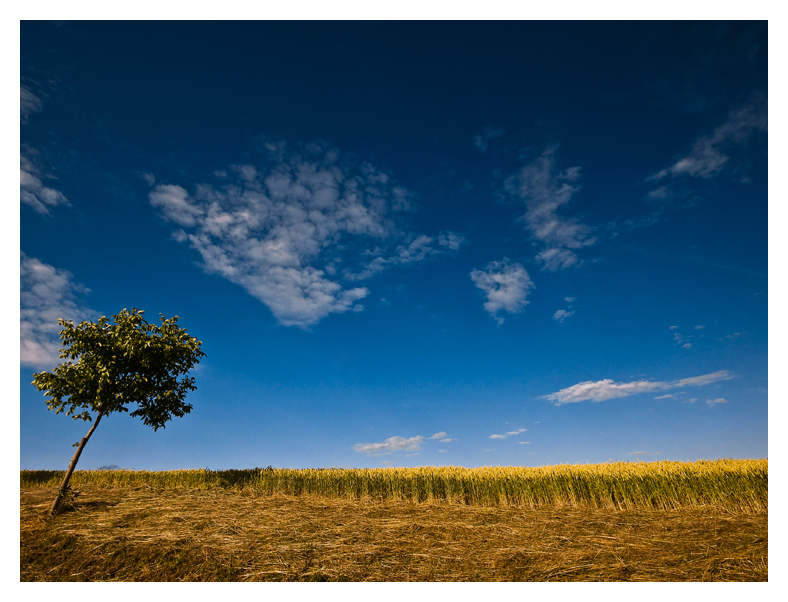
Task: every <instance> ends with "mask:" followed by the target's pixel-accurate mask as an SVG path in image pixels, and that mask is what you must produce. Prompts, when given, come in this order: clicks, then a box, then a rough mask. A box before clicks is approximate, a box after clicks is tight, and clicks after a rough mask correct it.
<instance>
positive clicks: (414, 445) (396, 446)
mask: <svg viewBox="0 0 788 602" xmlns="http://www.w3.org/2000/svg"><path fill="white" fill-rule="evenodd" d="M423 441H424V437H421V436H419V437H411V438H410V439H405V438H404V437H389V438H388V439H386V440H385V441H383V442H382V443H356V444H355V445H354V446H353V449H354V450H355V451H357V452H358V453H360V454H366V455H367V456H381V455H390V454H393V453H394V452H398V451H419V450H420V449H421V443H422V442H423Z"/></svg>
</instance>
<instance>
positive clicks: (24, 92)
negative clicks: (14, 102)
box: [19, 85, 44, 123]
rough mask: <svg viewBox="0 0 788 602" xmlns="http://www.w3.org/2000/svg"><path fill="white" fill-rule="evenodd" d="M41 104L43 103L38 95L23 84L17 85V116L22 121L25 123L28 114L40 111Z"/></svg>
mask: <svg viewBox="0 0 788 602" xmlns="http://www.w3.org/2000/svg"><path fill="white" fill-rule="evenodd" d="M43 106H44V103H43V102H41V99H40V98H39V97H38V96H36V95H35V94H33V93H32V92H31V91H30V90H29V89H28V88H26V87H25V86H22V85H20V86H19V118H20V120H21V121H22V123H27V118H28V117H29V116H30V114H31V113H35V112H37V111H40V110H41V108H42V107H43Z"/></svg>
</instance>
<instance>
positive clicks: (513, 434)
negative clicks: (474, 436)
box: [490, 429, 528, 439]
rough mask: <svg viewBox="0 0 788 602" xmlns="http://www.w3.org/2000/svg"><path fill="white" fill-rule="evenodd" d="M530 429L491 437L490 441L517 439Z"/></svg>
mask: <svg viewBox="0 0 788 602" xmlns="http://www.w3.org/2000/svg"><path fill="white" fill-rule="evenodd" d="M527 430H528V429H517V430H516V431H509V432H507V433H503V434H500V435H490V439H506V438H508V437H516V436H517V435H520V434H522V433H524V432H525V431H527Z"/></svg>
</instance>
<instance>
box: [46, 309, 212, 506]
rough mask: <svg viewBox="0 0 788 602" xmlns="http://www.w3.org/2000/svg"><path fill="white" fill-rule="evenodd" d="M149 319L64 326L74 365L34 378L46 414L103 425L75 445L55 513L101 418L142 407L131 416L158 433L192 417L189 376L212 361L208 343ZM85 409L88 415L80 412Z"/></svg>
mask: <svg viewBox="0 0 788 602" xmlns="http://www.w3.org/2000/svg"><path fill="white" fill-rule="evenodd" d="M144 313H145V312H144V311H142V310H138V309H132V310H131V311H130V312H129V311H128V310H126V309H124V310H122V311H121V312H120V313H119V314H118V315H116V316H112V319H113V322H110V320H109V319H107V318H106V317H105V316H102V317H101V318H99V319H98V320H97V322H96V323H93V322H81V323H80V324H78V325H77V326H74V323H73V321H70V320H69V321H66V320H58V323H59V324H60V325H61V326H62V327H63V330H61V331H60V339H61V341H62V346H63V349H61V350H60V358H61V359H68V360H70V361H67V362H64V363H62V364H60V365H59V366H58V367H57V368H55V369H54V370H53V371H52V372H51V373H50V372H41V373H39V374H34V375H33V383H32V384H33V385H34V386H35V387H36V388H37V389H39V390H40V391H43V392H44V394H45V395H46V396H47V407H48V408H49V409H50V410H55V413H56V414H59V413H60V412H62V411H63V410H67V411H66V415H67V416H69V415H72V414H73V415H72V416H71V417H72V418H73V419H74V420H76V419H78V418H79V419H82V420H86V421H88V422H90V421H91V417H90V413H89V412H94V413H95V414H96V420H95V422H93V426H91V427H90V430H89V431H88V434H87V435H85V436H84V437H83V438H82V440H81V441H79V442H77V443H75V444H74V446H75V447H77V451H76V453H75V454H74V457H73V458H71V464H69V466H68V470H67V471H66V476H65V477H63V483H62V484H61V485H60V491H59V492H58V495H57V497H56V498H55V500H54V501H53V502H52V505H51V506H50V508H49V514H50V515H52V514H55V513H57V511H58V510H59V508H60V505H61V504H62V502H63V499H64V497H65V496H66V494H67V492H68V482H69V480H70V479H71V474H72V473H73V472H74V468H75V467H76V465H77V461H78V460H79V456H80V455H81V454H82V450H83V449H84V448H85V444H86V443H87V442H88V439H90V436H91V435H92V434H93V431H95V430H96V427H97V426H98V425H99V422H100V421H101V419H102V418H103V417H104V416H106V415H107V414H111V413H112V412H128V411H129V410H128V408H127V407H126V406H127V405H128V404H130V403H136V404H137V409H136V410H134V411H133V412H132V413H131V416H139V417H140V418H142V421H143V422H144V423H145V424H146V425H148V426H150V427H153V430H154V431H157V430H158V429H159V427H161V428H164V424H165V423H166V422H168V421H169V420H170V419H171V418H172V417H173V416H177V417H179V418H181V417H183V416H184V415H185V414H188V413H189V412H190V411H191V409H192V406H191V404H187V403H184V398H185V396H186V393H187V392H188V391H194V390H195V389H196V388H197V387H195V386H194V379H193V378H189V377H184V378H181V379H180V380H179V377H181V376H184V375H186V374H187V373H188V372H189V370H190V369H191V368H192V367H193V366H194V365H195V364H197V363H198V362H199V361H200V358H202V357H204V356H205V354H204V353H203V352H202V351H201V350H200V345H202V342H201V341H198V340H197V339H195V338H194V337H190V336H189V335H188V333H187V332H186V330H185V329H183V328H180V327H179V326H176V324H175V323H176V322H177V321H178V316H173V317H172V318H170V319H169V320H168V319H165V317H164V316H163V315H161V325H160V326H156V325H154V324H149V323H148V322H146V321H145V319H144V318H143V317H142V314H144ZM79 410H82V411H81V412H79V413H76V412H78V411H79Z"/></svg>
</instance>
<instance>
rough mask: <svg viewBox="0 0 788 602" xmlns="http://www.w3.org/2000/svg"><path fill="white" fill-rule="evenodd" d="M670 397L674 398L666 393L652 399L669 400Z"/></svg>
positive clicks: (671, 394)
mask: <svg viewBox="0 0 788 602" xmlns="http://www.w3.org/2000/svg"><path fill="white" fill-rule="evenodd" d="M672 397H676V396H675V395H674V394H673V393H667V394H666V395H659V396H658V397H655V398H654V399H671V398H672Z"/></svg>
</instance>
